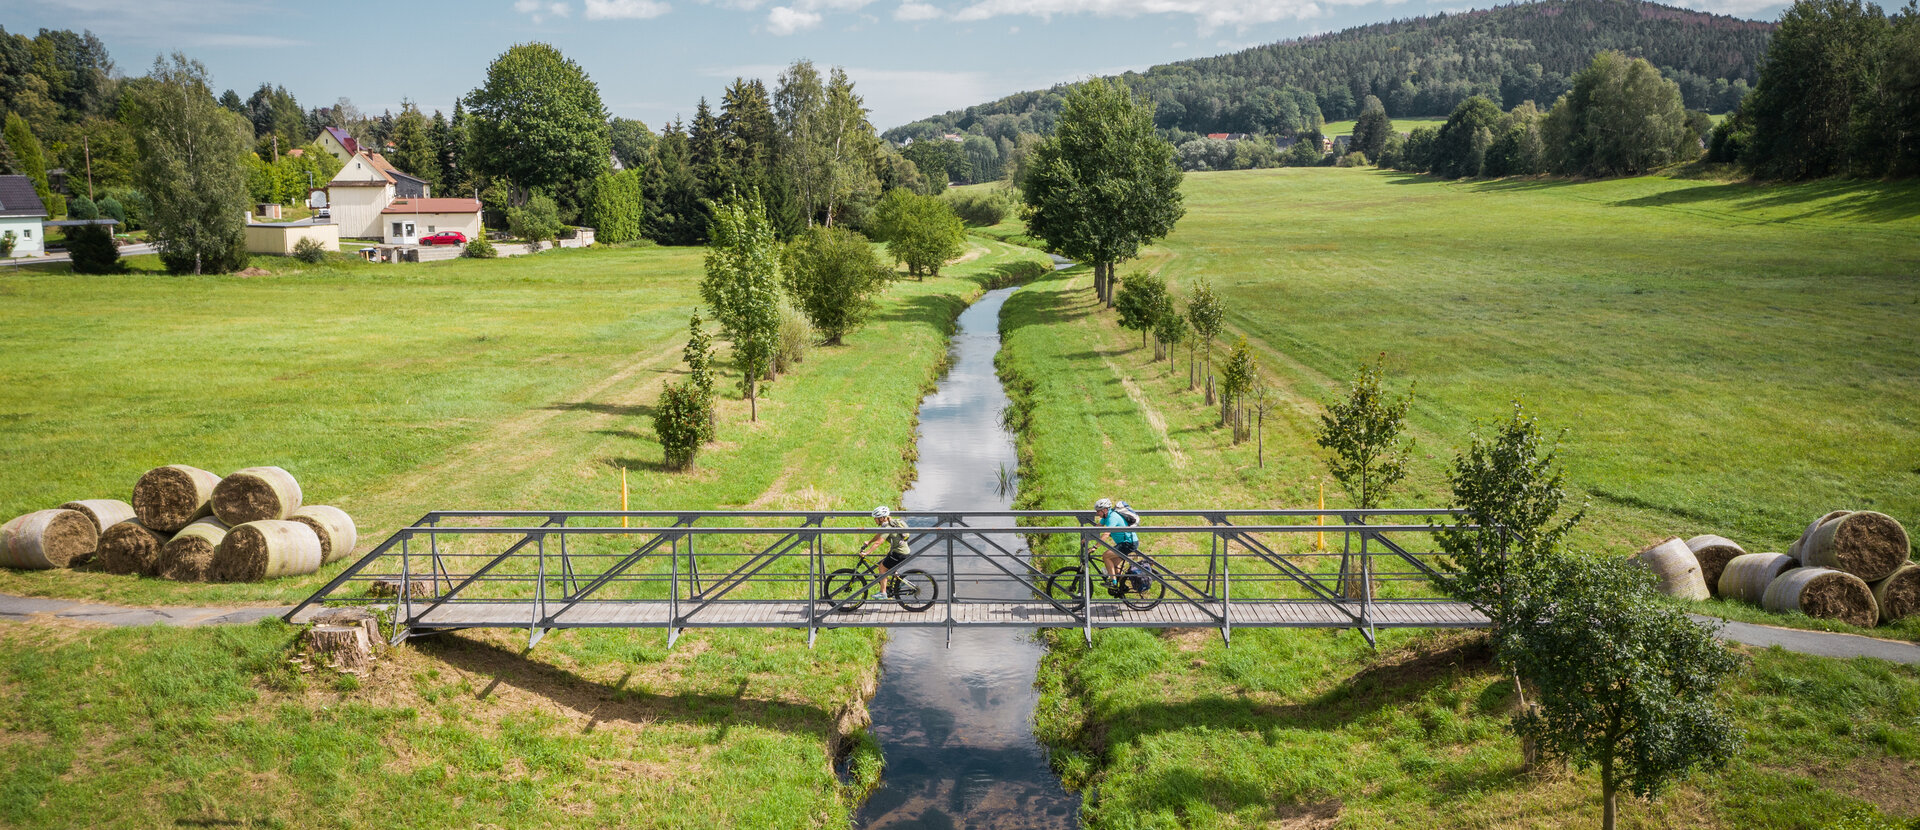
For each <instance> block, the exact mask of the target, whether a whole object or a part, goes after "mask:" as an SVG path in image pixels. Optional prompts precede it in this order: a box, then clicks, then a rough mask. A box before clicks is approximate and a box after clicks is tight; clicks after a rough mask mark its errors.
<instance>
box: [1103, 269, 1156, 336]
mask: <svg viewBox="0 0 1920 830" xmlns="http://www.w3.org/2000/svg"><path fill="white" fill-rule="evenodd" d="M1166 299H1167V281H1166V279H1165V278H1163V277H1161V276H1159V275H1158V274H1152V273H1148V272H1145V271H1138V272H1135V273H1132V274H1128V275H1127V277H1126V279H1123V280H1121V281H1120V294H1119V296H1117V297H1115V298H1114V301H1113V308H1114V311H1116V312H1118V313H1119V315H1120V327H1121V328H1124V329H1130V330H1133V331H1137V332H1140V345H1141V347H1142V348H1144V347H1146V345H1147V336H1148V334H1150V333H1151V332H1152V331H1153V327H1154V324H1156V323H1158V322H1159V318H1158V317H1157V316H1156V315H1158V314H1160V313H1161V311H1162V310H1163V309H1164V308H1165V307H1166ZM1154 357H1155V358H1158V357H1159V355H1154Z"/></svg>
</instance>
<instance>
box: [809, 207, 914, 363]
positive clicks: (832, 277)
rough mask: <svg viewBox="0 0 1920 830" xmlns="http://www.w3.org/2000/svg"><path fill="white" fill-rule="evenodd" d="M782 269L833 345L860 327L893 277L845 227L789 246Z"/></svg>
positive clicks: (816, 232) (814, 231)
mask: <svg viewBox="0 0 1920 830" xmlns="http://www.w3.org/2000/svg"><path fill="white" fill-rule="evenodd" d="M783 265H784V266H785V267H784V268H783V269H782V270H783V271H785V272H786V274H785V276H786V289H787V295H788V296H790V297H792V298H793V300H794V302H796V303H798V304H799V306H800V309H801V310H802V311H805V312H806V314H807V319H809V320H811V321H813V325H814V327H815V328H818V329H819V330H820V333H821V334H822V335H824V336H825V337H826V341H827V345H829V346H838V345H840V340H841V338H842V337H844V336H845V335H846V334H847V332H850V331H853V330H854V329H856V328H859V327H860V324H861V323H862V322H863V321H865V320H866V317H867V313H868V312H869V311H871V310H872V309H873V295H874V294H876V293H879V291H880V289H881V288H884V287H885V286H886V283H887V280H888V278H890V277H892V276H893V273H894V272H893V271H892V269H890V268H888V267H887V266H886V265H885V264H884V263H882V262H881V261H880V257H879V256H878V255H877V254H875V253H874V250H873V245H872V244H870V243H869V242H867V238H866V237H864V236H861V235H860V234H858V233H856V232H854V231H850V230H847V229H846V228H824V227H814V228H809V229H808V230H807V231H806V232H805V233H803V234H801V235H800V236H799V237H797V238H795V239H794V240H793V241H792V242H790V243H788V244H787V249H786V254H785V259H784V261H783Z"/></svg>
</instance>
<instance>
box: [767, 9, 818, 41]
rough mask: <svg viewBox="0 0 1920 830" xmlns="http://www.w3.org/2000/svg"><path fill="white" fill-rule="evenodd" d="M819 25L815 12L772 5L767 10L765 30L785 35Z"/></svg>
mask: <svg viewBox="0 0 1920 830" xmlns="http://www.w3.org/2000/svg"><path fill="white" fill-rule="evenodd" d="M818 25H820V15H819V13H817V12H803V11H800V10H798V9H794V8H789V7H787V6H774V7H773V8H771V9H768V10H767V31H769V32H772V33H774V34H776V35H780V36H783V37H784V36H786V35H790V34H793V33H794V32H798V31H800V30H802V29H811V28H813V27H815V26H818Z"/></svg>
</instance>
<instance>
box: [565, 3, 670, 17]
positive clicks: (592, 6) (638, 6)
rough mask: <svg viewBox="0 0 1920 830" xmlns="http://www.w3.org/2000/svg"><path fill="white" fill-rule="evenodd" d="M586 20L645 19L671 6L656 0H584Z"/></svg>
mask: <svg viewBox="0 0 1920 830" xmlns="http://www.w3.org/2000/svg"><path fill="white" fill-rule="evenodd" d="M586 3H587V19H588V20H646V19H648V18H653V17H659V16H660V15H663V14H666V13H667V12H668V11H669V10H671V9H672V8H673V7H672V6H670V5H668V4H666V3H662V2H659V1H658V0H586Z"/></svg>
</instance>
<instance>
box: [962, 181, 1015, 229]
mask: <svg viewBox="0 0 1920 830" xmlns="http://www.w3.org/2000/svg"><path fill="white" fill-rule="evenodd" d="M946 200H947V206H948V207H951V208H953V212H954V214H956V215H958V216H959V217H960V221H962V222H965V223H967V224H969V225H972V226H974V227H980V228H984V227H990V226H993V225H998V224H1000V223H1001V222H1005V221H1007V214H1008V213H1011V212H1012V209H1013V201H1012V200H1011V199H1010V198H1008V197H1007V192H1006V191H1004V190H997V189H996V190H989V191H986V192H984V193H983V192H979V191H969V192H961V191H958V190H956V191H954V192H952V193H948V194H947V195H946Z"/></svg>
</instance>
